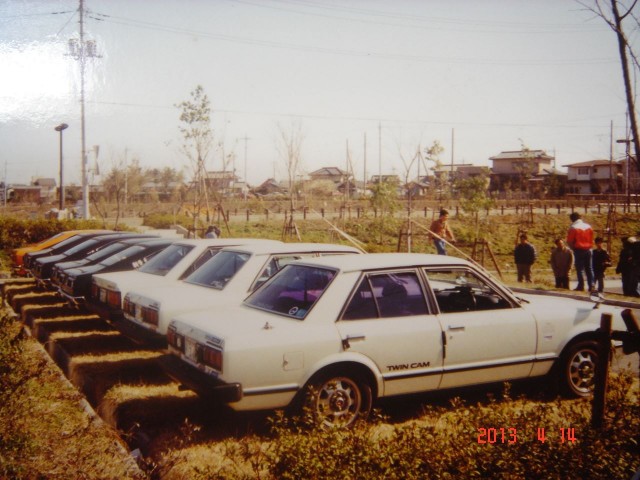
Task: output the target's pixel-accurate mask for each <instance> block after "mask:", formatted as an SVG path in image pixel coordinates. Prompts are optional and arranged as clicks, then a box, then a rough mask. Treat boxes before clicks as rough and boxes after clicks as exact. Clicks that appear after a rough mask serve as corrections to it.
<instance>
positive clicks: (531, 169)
mask: <svg viewBox="0 0 640 480" xmlns="http://www.w3.org/2000/svg"><path fill="white" fill-rule="evenodd" d="M489 160H491V161H492V162H493V163H492V167H491V180H490V187H489V189H490V190H492V191H496V190H498V191H504V190H507V189H512V190H520V191H529V188H530V183H529V179H532V178H536V177H539V176H541V175H542V176H545V175H548V174H547V173H545V172H546V171H548V170H551V169H553V162H554V161H555V157H552V156H551V155H547V153H546V152H545V151H544V150H528V149H523V150H515V151H506V152H500V153H499V154H498V155H495V156H493V157H490V158H489Z"/></svg>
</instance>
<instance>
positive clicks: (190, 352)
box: [184, 338, 198, 361]
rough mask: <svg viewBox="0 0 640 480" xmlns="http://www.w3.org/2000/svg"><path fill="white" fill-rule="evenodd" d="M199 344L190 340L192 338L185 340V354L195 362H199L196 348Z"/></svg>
mask: <svg viewBox="0 0 640 480" xmlns="http://www.w3.org/2000/svg"><path fill="white" fill-rule="evenodd" d="M196 345H197V343H196V342H195V341H194V340H192V339H190V338H185V340H184V354H185V355H186V356H187V358H188V359H190V360H193V361H198V354H197V348H196Z"/></svg>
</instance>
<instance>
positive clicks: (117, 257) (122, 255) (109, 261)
mask: <svg viewBox="0 0 640 480" xmlns="http://www.w3.org/2000/svg"><path fill="white" fill-rule="evenodd" d="M144 250H145V247H143V246H142V245H133V246H131V247H129V248H125V249H124V250H121V251H119V252H118V253H115V254H113V255H111V256H110V257H109V258H105V259H104V260H103V261H101V262H100V265H105V266H107V267H109V266H111V265H114V264H116V263H118V262H120V261H121V260H126V259H127V258H131V257H132V256H134V255H136V254H138V253H140V252H143V251H144Z"/></svg>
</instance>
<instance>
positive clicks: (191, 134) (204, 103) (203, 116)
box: [176, 85, 213, 231]
mask: <svg viewBox="0 0 640 480" xmlns="http://www.w3.org/2000/svg"><path fill="white" fill-rule="evenodd" d="M190 95H191V98H190V99H189V100H186V101H184V102H182V103H179V104H177V105H176V107H178V108H180V109H181V114H180V122H181V123H180V125H179V126H178V129H179V130H180V133H181V134H182V137H183V140H184V143H183V145H182V153H183V154H184V155H185V156H186V157H187V158H188V159H189V162H190V166H191V168H192V172H193V177H192V178H193V183H192V186H193V187H192V188H193V212H192V213H193V229H194V231H195V229H196V227H197V221H198V218H199V217H200V212H201V210H202V206H203V202H204V203H205V204H207V207H208V201H209V200H208V195H207V185H206V167H205V162H206V160H207V157H208V155H209V152H210V151H211V145H212V142H213V130H212V128H211V105H210V102H209V97H207V95H206V94H205V93H204V89H203V88H202V86H201V85H198V86H197V87H196V88H195V90H193V91H192V92H191V94H190Z"/></svg>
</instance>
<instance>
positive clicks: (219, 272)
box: [184, 251, 251, 290]
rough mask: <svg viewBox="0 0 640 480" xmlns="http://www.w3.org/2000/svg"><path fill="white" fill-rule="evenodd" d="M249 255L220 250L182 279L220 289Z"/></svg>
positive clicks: (245, 261) (238, 269)
mask: <svg viewBox="0 0 640 480" xmlns="http://www.w3.org/2000/svg"><path fill="white" fill-rule="evenodd" d="M250 257H251V255H250V254H248V253H244V252H231V251H228V252H220V253H218V254H217V255H216V256H215V257H213V258H211V259H210V260H209V261H207V262H206V263H205V264H204V265H202V266H201V267H200V268H199V269H198V270H196V271H195V272H193V273H192V274H191V275H189V276H188V277H187V278H186V279H185V280H184V281H185V282H187V283H192V284H195V285H202V286H205V287H209V288H217V289H218V290H222V289H223V288H224V287H225V286H226V285H227V283H229V281H230V280H231V279H232V278H233V277H234V275H235V274H236V273H238V271H240V269H241V268H242V267H243V266H244V264H245V263H247V260H249V258H250Z"/></svg>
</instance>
